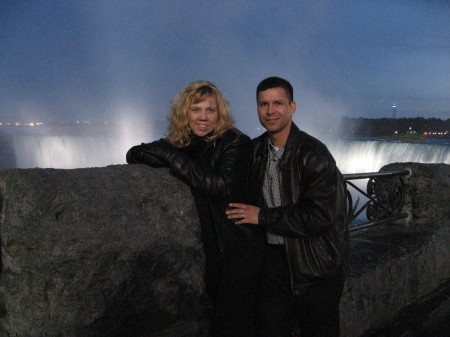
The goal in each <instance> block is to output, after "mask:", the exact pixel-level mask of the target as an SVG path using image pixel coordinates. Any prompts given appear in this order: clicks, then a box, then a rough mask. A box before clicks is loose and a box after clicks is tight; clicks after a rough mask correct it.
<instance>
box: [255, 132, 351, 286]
mask: <svg viewBox="0 0 450 337" xmlns="http://www.w3.org/2000/svg"><path fill="white" fill-rule="evenodd" d="M253 145H254V148H253V153H252V159H251V164H250V165H251V168H250V170H249V177H248V189H249V191H250V194H249V196H250V199H251V200H250V203H253V204H255V205H258V206H260V207H262V209H261V211H260V214H259V224H260V225H261V226H263V227H265V228H267V229H270V230H271V231H272V232H274V233H276V234H279V235H282V236H284V237H285V244H284V245H285V249H286V253H287V257H288V263H289V269H290V277H291V286H292V291H293V292H294V294H298V293H301V292H303V291H305V290H306V289H307V287H308V286H310V285H313V284H316V283H319V282H322V281H324V280H327V279H330V278H334V277H338V276H339V275H341V274H342V267H343V263H344V260H345V258H346V256H347V254H348V242H349V238H348V228H347V189H346V183H345V180H344V179H343V177H342V175H341V173H340V172H339V170H338V168H337V167H336V163H335V161H334V159H333V157H332V155H331V154H330V152H329V151H328V149H327V148H326V146H325V145H324V144H322V143H321V142H320V141H319V140H317V139H315V138H314V137H312V136H310V135H308V134H307V133H305V132H303V131H300V130H299V129H298V127H297V126H296V125H295V124H294V123H293V124H292V126H291V130H290V133H289V137H288V140H287V143H286V145H285V150H284V154H283V156H282V158H281V159H280V163H279V168H280V172H281V173H280V179H281V191H280V192H281V199H282V200H281V201H282V206H280V207H275V208H267V207H264V206H265V203H264V199H263V194H262V186H263V181H264V174H265V168H266V164H267V155H268V134H267V133H264V134H263V135H261V136H260V137H258V138H256V139H254V140H253Z"/></svg>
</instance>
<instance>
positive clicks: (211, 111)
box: [189, 96, 219, 137]
mask: <svg viewBox="0 0 450 337" xmlns="http://www.w3.org/2000/svg"><path fill="white" fill-rule="evenodd" d="M218 120H219V112H218V111H217V105H216V99H215V98H214V97H211V96H209V97H206V98H205V99H204V100H203V101H201V102H198V103H195V104H191V106H190V107H189V127H190V128H191V130H192V132H193V133H194V134H196V135H197V136H200V137H203V136H206V135H207V134H208V133H210V132H211V131H213V130H214V129H215V128H216V126H217V121H218Z"/></svg>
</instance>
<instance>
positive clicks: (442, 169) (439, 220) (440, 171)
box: [380, 163, 450, 226]
mask: <svg viewBox="0 0 450 337" xmlns="http://www.w3.org/2000/svg"><path fill="white" fill-rule="evenodd" d="M399 170H409V171H410V172H411V174H410V175H408V176H407V177H405V178H404V181H405V195H406V205H405V206H404V207H403V211H404V212H407V213H408V214H409V217H408V218H407V219H406V220H403V221H401V223H402V222H403V223H407V224H413V225H414V226H417V225H421V224H423V225H431V226H440V225H450V207H449V205H450V165H447V164H419V163H394V164H389V165H386V166H384V167H382V168H381V170H380V171H399Z"/></svg>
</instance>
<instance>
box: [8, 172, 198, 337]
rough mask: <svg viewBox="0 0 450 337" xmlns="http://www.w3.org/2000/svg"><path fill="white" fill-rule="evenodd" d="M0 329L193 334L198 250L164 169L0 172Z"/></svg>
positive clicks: (24, 335)
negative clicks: (0, 253)
mask: <svg viewBox="0 0 450 337" xmlns="http://www.w3.org/2000/svg"><path fill="white" fill-rule="evenodd" d="M0 215H1V225H0V226H1V227H0V235H1V250H2V255H1V261H2V265H1V274H0V336H1V337H12V336H14V337H29V336H65V337H66V336H80V337H81V336H83V337H88V336H105V337H106V336H108V337H113V336H121V337H123V336H133V337H140V336H142V337H143V336H146V337H149V336H171V337H176V336H201V335H203V333H204V332H203V331H204V323H203V322H204V320H203V315H204V310H203V305H202V303H201V301H202V297H203V294H204V283H203V266H204V255H203V249H202V244H201V242H200V240H199V238H200V234H199V232H200V229H199V221H198V217H197V213H196V208H195V204H194V202H193V198H192V196H191V193H190V190H189V188H188V187H187V186H185V185H184V184H183V183H181V182H180V181H178V180H177V179H175V178H174V177H172V176H171V175H170V174H169V172H168V171H167V169H153V168H150V167H147V166H144V165H122V166H109V167H104V168H88V169H75V170H55V169H27V170H0Z"/></svg>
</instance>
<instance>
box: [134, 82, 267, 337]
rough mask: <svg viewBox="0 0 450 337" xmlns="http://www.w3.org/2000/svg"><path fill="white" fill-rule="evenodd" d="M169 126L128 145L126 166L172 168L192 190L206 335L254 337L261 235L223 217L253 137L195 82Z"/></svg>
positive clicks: (178, 100) (219, 98) (213, 91)
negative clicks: (206, 303)
mask: <svg viewBox="0 0 450 337" xmlns="http://www.w3.org/2000/svg"><path fill="white" fill-rule="evenodd" d="M169 122H170V125H169V133H168V136H167V138H165V139H160V140H158V141H155V142H152V143H149V144H142V145H139V146H134V147H132V148H131V149H130V150H129V151H128V153H127V162H128V163H145V164H148V165H151V166H153V167H163V166H164V167H169V169H170V172H171V173H172V174H173V175H174V176H175V177H177V178H179V179H180V180H181V181H183V182H184V183H186V184H187V185H188V186H189V187H190V188H191V190H192V194H193V196H194V199H195V202H196V206H197V210H198V215H199V218H200V224H201V233H202V240H203V243H204V250H205V257H206V271H205V284H206V290H207V294H208V296H209V298H210V299H211V302H212V304H213V310H212V317H211V323H212V324H211V335H212V336H227V337H232V336H250V337H251V336H254V335H255V333H254V297H255V294H256V290H257V283H258V277H259V270H260V267H261V257H260V256H261V255H260V247H262V245H263V243H264V240H263V235H264V233H263V232H262V231H261V230H260V229H257V228H256V229H255V228H252V227H245V226H238V225H235V224H234V223H233V222H231V220H228V219H227V216H226V214H225V211H226V207H227V206H226V205H228V203H229V202H231V201H233V202H235V201H236V200H242V196H243V195H244V191H242V188H243V186H244V181H243V180H244V175H245V172H246V168H247V158H248V153H249V151H250V147H251V144H250V139H249V137H247V136H246V135H244V134H243V133H241V132H240V131H239V130H237V129H235V128H234V127H233V125H234V121H233V119H232V117H231V115H230V108H229V104H228V102H227V101H226V99H225V98H224V97H223V95H222V93H221V92H220V90H219V89H218V88H217V87H216V86H215V85H214V84H213V83H211V82H206V81H196V82H193V83H191V84H189V85H188V86H187V87H186V88H185V89H184V90H183V91H182V92H181V93H180V94H179V95H178V96H176V97H175V99H174V101H173V103H172V106H171V112H170V116H169ZM261 249H262V248H261Z"/></svg>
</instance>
